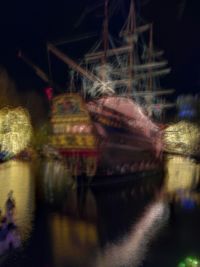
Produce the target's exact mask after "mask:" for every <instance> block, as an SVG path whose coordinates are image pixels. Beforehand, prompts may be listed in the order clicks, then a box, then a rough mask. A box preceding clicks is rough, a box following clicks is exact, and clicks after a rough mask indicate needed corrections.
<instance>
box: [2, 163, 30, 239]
mask: <svg viewBox="0 0 200 267" xmlns="http://www.w3.org/2000/svg"><path fill="white" fill-rule="evenodd" d="M0 185H1V186H0V207H1V208H3V209H4V204H5V201H6V199H7V194H8V192H9V191H10V190H13V192H14V195H13V196H14V198H15V201H16V215H15V216H16V218H15V222H16V224H17V225H18V227H19V230H20V234H21V236H22V240H26V239H27V238H28V237H29V236H30V232H31V230H32V221H33V216H34V214H33V213H34V204H35V201H34V196H35V193H34V181H33V177H32V171H31V166H30V164H29V163H26V162H19V161H9V162H6V163H4V164H1V165H0Z"/></svg>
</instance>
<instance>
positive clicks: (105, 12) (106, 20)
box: [103, 0, 109, 63]
mask: <svg viewBox="0 0 200 267" xmlns="http://www.w3.org/2000/svg"><path fill="white" fill-rule="evenodd" d="M108 1H109V0H105V6H104V16H105V17H104V25H103V41H104V58H103V62H104V63H106V58H107V50H108Z"/></svg>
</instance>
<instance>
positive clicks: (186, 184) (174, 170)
mask: <svg viewBox="0 0 200 267" xmlns="http://www.w3.org/2000/svg"><path fill="white" fill-rule="evenodd" d="M199 178H200V166H199V164H197V163H196V162H195V161H194V160H192V159H190V158H186V157H181V156H174V155H171V156H168V157H167V159H166V176H165V190H166V192H168V193H176V192H177V191H178V190H191V189H194V188H195V187H196V186H197V184H198V183H199Z"/></svg>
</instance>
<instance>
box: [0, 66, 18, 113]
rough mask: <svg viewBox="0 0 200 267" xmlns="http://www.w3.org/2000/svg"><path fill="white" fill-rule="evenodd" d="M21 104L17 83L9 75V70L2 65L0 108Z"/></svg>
mask: <svg viewBox="0 0 200 267" xmlns="http://www.w3.org/2000/svg"><path fill="white" fill-rule="evenodd" d="M6 106H11V107H17V106H19V98H18V95H17V91H16V87H15V83H14V82H13V81H12V79H11V78H10V77H9V75H8V73H7V71H6V70H5V69H4V68H3V67H0V108H3V107H6Z"/></svg>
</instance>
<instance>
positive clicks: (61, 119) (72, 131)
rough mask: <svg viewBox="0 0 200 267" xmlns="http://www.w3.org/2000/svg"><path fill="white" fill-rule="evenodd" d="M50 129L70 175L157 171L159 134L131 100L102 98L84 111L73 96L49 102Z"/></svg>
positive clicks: (55, 146)
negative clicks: (50, 104) (50, 107)
mask: <svg viewBox="0 0 200 267" xmlns="http://www.w3.org/2000/svg"><path fill="white" fill-rule="evenodd" d="M69 107H70V108H69ZM74 107H76V108H74ZM121 109H123V112H122V111H121ZM133 114H134V116H133ZM138 120H140V123H139V122H138ZM141 123H142V125H141ZM143 124H144V125H143ZM52 125H53V133H54V134H53V136H52V139H51V140H52V143H51V144H52V146H53V147H54V148H55V149H56V150H57V151H58V153H59V155H60V156H61V157H62V159H64V160H65V162H66V164H67V167H68V168H69V169H70V170H71V172H72V175H75V176H78V175H82V174H85V175H86V176H112V175H127V174H129V173H136V172H141V171H144V170H145V171H149V170H154V169H157V168H158V166H160V158H159V155H160V152H161V151H160V149H161V140H160V137H161V136H160V133H159V131H158V129H157V128H156V126H155V125H154V124H153V123H152V122H151V121H150V120H149V119H148V118H147V117H146V115H145V114H143V113H142V110H141V109H140V108H139V107H138V106H137V105H135V103H134V102H133V101H132V100H129V99H124V98H122V99H121V98H119V97H107V98H102V99H99V101H97V102H95V103H94V102H89V103H87V105H85V103H84V101H83V100H82V98H81V97H80V96H79V95H77V94H63V95H61V96H59V97H56V98H55V99H54V100H53V110H52ZM152 133H153V135H152Z"/></svg>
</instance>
